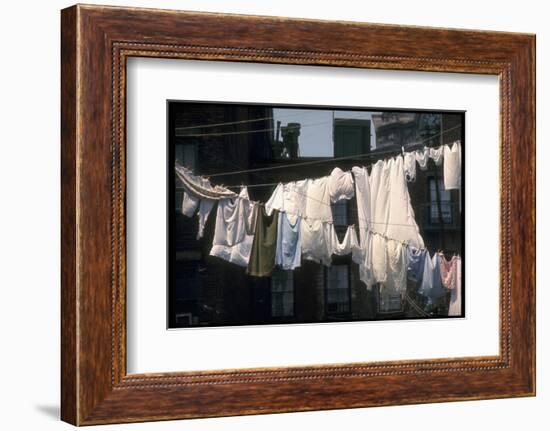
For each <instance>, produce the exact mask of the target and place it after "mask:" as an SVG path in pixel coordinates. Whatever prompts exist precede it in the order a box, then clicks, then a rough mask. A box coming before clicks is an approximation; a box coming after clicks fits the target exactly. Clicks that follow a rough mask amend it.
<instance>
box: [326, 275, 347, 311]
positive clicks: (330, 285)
mask: <svg viewBox="0 0 550 431" xmlns="http://www.w3.org/2000/svg"><path fill="white" fill-rule="evenodd" d="M326 271H327V272H326V274H327V290H326V292H327V297H326V309H327V313H328V314H342V313H349V312H350V301H351V300H350V282H349V266H348V265H333V266H331V267H328V268H327V269H326Z"/></svg>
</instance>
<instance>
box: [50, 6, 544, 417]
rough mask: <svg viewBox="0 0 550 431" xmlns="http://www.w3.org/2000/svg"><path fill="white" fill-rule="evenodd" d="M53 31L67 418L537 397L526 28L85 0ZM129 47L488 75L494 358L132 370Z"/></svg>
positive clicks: (207, 56)
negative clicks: (493, 149) (495, 131)
mask: <svg viewBox="0 0 550 431" xmlns="http://www.w3.org/2000/svg"><path fill="white" fill-rule="evenodd" d="M61 24H62V25H61V53H62V56H61V58H62V63H61V72H62V76H61V79H62V81H61V83H62V93H61V123H62V134H61V139H62V142H61V144H62V146H61V161H62V166H61V167H62V175H61V177H62V181H61V190H62V199H61V207H62V216H61V226H62V238H61V253H62V256H61V257H62V285H61V293H62V295H61V311H62V323H61V340H62V345H61V358H62V361H61V367H62V368H61V376H62V379H61V389H62V390H61V417H62V419H63V420H64V421H67V422H69V423H72V424H75V425H91V424H103V423H116V422H138V421H151V420H165V419H178V418H196V417H212V416H230V415H243V414H257V413H274V412H290V411H307V410H322V409H340V408H352V407H368V406H382V405H393V404H413V403H428V402H442V401H455V400H474V399H488V398H503V397H516V396H533V395H534V394H535V37H534V36H533V35H528V34H512V33H499V32H486V31H469V30H448V29H439V28H423V27H403V26H391V25H376V24H363V23H352V22H330V21H314V20H297V19H287V18H275V17H255V16H241V15H220V14H212V13H196V12H177V11H165V10H147V9H133V8H118V7H102V6H81V5H77V6H73V7H70V8H68V9H65V10H63V11H62V20H61ZM205 29H208V31H205ZM334 35H338V37H334ZM373 41H375V43H374V42H373ZM133 56H138V57H162V58H177V59H195V60H204V61H208V60H218V61H228V62H235V61H237V62H252V63H282V64H292V65H330V66H341V67H353V68H366V69H387V70H412V71H432V72H459V73H476V74H491V75H497V76H498V77H499V82H500V100H499V105H500V191H501V193H500V220H499V223H500V250H499V251H497V250H495V253H497V252H499V253H500V272H499V274H500V285H499V289H500V310H499V313H500V332H499V334H500V344H499V345H500V353H499V354H498V355H496V356H487V357H475V356H472V357H460V358H441V359H429V360H411V361H390V362H366V363H349V364H346V363H343V364H331V365H322V366H319V365H312V366H300V367H279V368H264V369H258V368H254V369H228V370H224V371H213V370H204V371H201V372H167V373H155V374H128V373H127V371H126V347H125V346H126V257H125V252H126V245H125V244H126V236H125V235H126V232H125V217H126V214H125V211H126V208H125V192H126V166H125V160H126V134H125V126H126V112H125V100H126V60H127V59H128V58H129V57H133ZM495 222H497V220H495Z"/></svg>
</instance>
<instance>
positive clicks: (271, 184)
mask: <svg viewBox="0 0 550 431" xmlns="http://www.w3.org/2000/svg"><path fill="white" fill-rule="evenodd" d="M447 130H448V131H450V130H452V128H450V129H447ZM443 146H444V145H441V146H440V147H438V148H437V149H439V148H441V147H443ZM428 148H429V147H424V151H426V150H427V149H428ZM416 151H418V150H416ZM392 152H393V151H392ZM380 161H381V160H378V161H377V162H375V163H372V164H370V165H369V166H368V167H372V166H373V165H375V164H376V163H378V162H380ZM348 172H350V171H348ZM205 178H206V179H208V177H205ZM279 184H280V182H277V183H265V184H261V185H260V184H258V185H253V184H252V185H247V186H246V187H247V188H248V187H254V186H256V187H260V186H276V185H279ZM222 187H224V188H226V189H227V188H230V187H233V188H234V187H244V185H241V186H223V185H222ZM178 189H179V190H182V189H183V190H185V188H183V187H180V188H178ZM294 192H295V193H297V194H299V195H301V196H303V197H305V198H306V199H310V200H312V201H315V202H318V203H320V204H322V205H325V206H331V204H328V203H326V202H324V201H322V200H320V199H317V198H315V197H313V196H311V195H308V194H307V193H303V192H300V191H299V190H294ZM229 198H232V199H244V200H247V201H249V202H252V203H254V204H259V205H265V204H263V203H262V202H258V201H254V200H252V199H250V198H248V197H247V198H243V197H241V196H239V195H237V194H236V193H235V194H234V195H233V196H229ZM282 212H285V213H287V214H289V215H293V216H296V217H301V218H304V219H306V220H315V221H321V222H323V223H328V224H334V222H333V221H332V220H327V219H324V218H320V217H312V216H308V217H304V216H303V215H302V214H294V213H292V212H289V211H286V210H283V211H282ZM357 220H358V221H363V222H365V223H366V224H368V225H381V228H383V227H385V226H403V227H406V228H411V229H415V228H416V224H403V223H389V222H380V221H372V220H367V219H364V218H361V217H358V218H357ZM364 230H366V231H370V232H371V233H376V234H378V235H381V234H380V232H377V231H374V230H372V229H368V228H367V229H364ZM381 236H383V237H384V238H385V239H389V240H393V241H398V240H395V239H392V238H388V237H386V236H384V235H381ZM399 242H402V241H399ZM404 244H405V243H404Z"/></svg>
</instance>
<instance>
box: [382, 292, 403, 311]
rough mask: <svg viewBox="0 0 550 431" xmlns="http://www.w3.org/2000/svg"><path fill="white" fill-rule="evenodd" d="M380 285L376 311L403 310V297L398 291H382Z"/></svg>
mask: <svg viewBox="0 0 550 431" xmlns="http://www.w3.org/2000/svg"><path fill="white" fill-rule="evenodd" d="M381 289H383V287H382V286H378V289H377V293H378V301H377V302H378V313H398V312H402V311H403V310H404V308H403V298H402V297H401V295H400V294H399V293H382V292H381V291H380V290H381Z"/></svg>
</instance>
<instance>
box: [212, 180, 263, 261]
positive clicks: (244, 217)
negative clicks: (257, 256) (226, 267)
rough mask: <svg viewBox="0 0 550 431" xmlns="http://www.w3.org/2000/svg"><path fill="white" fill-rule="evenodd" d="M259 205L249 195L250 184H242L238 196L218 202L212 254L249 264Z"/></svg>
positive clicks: (227, 259)
mask: <svg viewBox="0 0 550 431" xmlns="http://www.w3.org/2000/svg"><path fill="white" fill-rule="evenodd" d="M256 208H257V206H256V205H255V204H254V203H253V202H251V201H250V199H249V196H248V189H247V188H246V187H242V188H241V192H240V193H239V197H238V198H235V199H232V198H228V199H222V200H220V201H219V202H218V210H217V214H216V228H215V231H214V240H213V245H212V249H211V250H210V255H211V256H216V257H219V258H221V259H224V260H226V261H228V262H231V263H234V264H236V265H239V266H244V267H246V266H247V265H248V262H249V259H250V253H251V250H252V242H253V240H254V229H255V222H256V213H257V211H256Z"/></svg>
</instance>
